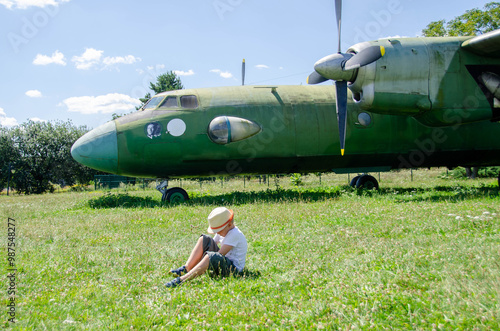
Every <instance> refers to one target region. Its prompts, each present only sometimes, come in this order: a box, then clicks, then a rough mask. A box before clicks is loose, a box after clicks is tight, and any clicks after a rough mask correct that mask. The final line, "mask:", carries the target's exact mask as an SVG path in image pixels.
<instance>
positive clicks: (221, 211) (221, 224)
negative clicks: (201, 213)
mask: <svg viewBox="0 0 500 331" xmlns="http://www.w3.org/2000/svg"><path fill="white" fill-rule="evenodd" d="M233 217H234V213H233V211H232V210H231V209H227V208H225V207H217V208H215V209H214V210H212V212H211V213H210V215H208V224H209V227H208V229H207V231H208V233H217V232H220V231H222V230H224V228H225V227H226V226H228V225H229V223H230V222H231V221H232V220H233Z"/></svg>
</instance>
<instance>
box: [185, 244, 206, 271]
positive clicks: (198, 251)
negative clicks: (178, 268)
mask: <svg viewBox="0 0 500 331" xmlns="http://www.w3.org/2000/svg"><path fill="white" fill-rule="evenodd" d="M202 257H203V237H200V238H198V241H197V242H196V245H195V246H194V248H193V250H192V251H191V255H190V256H189V258H188V260H187V262H186V269H187V270H188V271H189V270H191V269H193V268H194V267H195V266H196V265H197V264H198V263H200V261H201V258H202Z"/></svg>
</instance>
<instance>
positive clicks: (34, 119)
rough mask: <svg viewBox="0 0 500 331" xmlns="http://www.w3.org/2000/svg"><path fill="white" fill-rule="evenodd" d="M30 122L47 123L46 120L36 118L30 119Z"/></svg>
mask: <svg viewBox="0 0 500 331" xmlns="http://www.w3.org/2000/svg"><path fill="white" fill-rule="evenodd" d="M30 121H33V122H42V123H47V120H42V119H41V118H38V117H32V118H30Z"/></svg>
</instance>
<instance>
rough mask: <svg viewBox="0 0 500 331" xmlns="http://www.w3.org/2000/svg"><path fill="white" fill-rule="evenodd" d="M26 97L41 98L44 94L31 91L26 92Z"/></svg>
mask: <svg viewBox="0 0 500 331" xmlns="http://www.w3.org/2000/svg"><path fill="white" fill-rule="evenodd" d="M26 95H27V96H29V97H30V98H41V97H42V92H40V91H38V90H29V91H27V92H26Z"/></svg>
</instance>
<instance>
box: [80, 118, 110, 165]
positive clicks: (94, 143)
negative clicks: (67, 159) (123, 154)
mask: <svg viewBox="0 0 500 331" xmlns="http://www.w3.org/2000/svg"><path fill="white" fill-rule="evenodd" d="M71 156H72V157H73V158H74V159H75V160H76V161H77V162H78V163H81V164H83V165H86V166H87V167H90V168H92V169H97V170H101V171H104V172H109V173H117V172H118V141H117V137H116V124H115V122H114V121H111V122H108V123H106V124H104V125H101V126H100V127H98V128H96V129H94V130H92V131H90V132H87V133H86V134H85V135H83V136H82V137H81V138H80V139H78V140H77V141H76V142H75V143H74V144H73V146H72V147H71Z"/></svg>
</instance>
